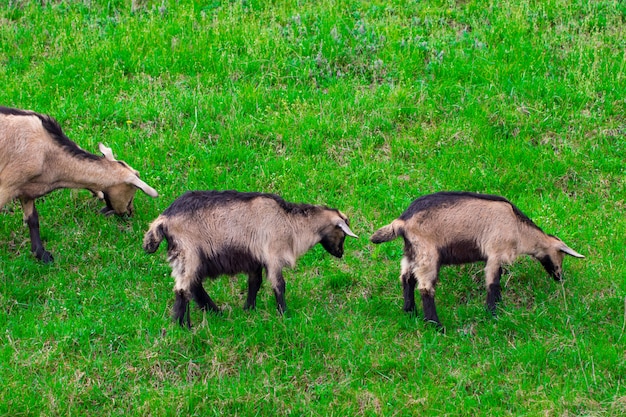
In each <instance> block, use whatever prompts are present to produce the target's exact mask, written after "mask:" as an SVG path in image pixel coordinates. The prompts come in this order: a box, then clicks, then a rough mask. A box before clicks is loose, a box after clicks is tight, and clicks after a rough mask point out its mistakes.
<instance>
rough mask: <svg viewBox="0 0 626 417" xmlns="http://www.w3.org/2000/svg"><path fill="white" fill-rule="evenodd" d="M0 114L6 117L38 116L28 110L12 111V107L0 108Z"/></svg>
mask: <svg viewBox="0 0 626 417" xmlns="http://www.w3.org/2000/svg"><path fill="white" fill-rule="evenodd" d="M0 114H4V115H7V116H38V114H37V113H35V112H32V111H30V110H21V109H14V108H12V107H5V106H0Z"/></svg>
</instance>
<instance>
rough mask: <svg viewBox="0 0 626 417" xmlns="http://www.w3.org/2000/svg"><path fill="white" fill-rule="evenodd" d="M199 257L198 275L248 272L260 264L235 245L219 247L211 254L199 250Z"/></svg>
mask: <svg viewBox="0 0 626 417" xmlns="http://www.w3.org/2000/svg"><path fill="white" fill-rule="evenodd" d="M200 259H201V267H200V268H201V271H199V274H198V275H200V276H203V277H210V278H217V277H218V276H220V275H235V274H240V273H244V274H250V273H253V272H255V271H257V270H258V269H259V267H260V266H261V263H260V262H259V261H258V260H256V259H255V258H254V257H252V256H251V254H250V253H249V252H248V251H245V250H242V249H241V248H235V247H229V248H226V247H225V248H221V249H220V250H219V251H216V252H213V253H212V254H211V255H208V254H207V253H206V252H205V251H201V253H200Z"/></svg>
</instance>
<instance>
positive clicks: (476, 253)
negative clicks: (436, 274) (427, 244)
mask: <svg viewBox="0 0 626 417" xmlns="http://www.w3.org/2000/svg"><path fill="white" fill-rule="evenodd" d="M437 251H438V252H439V265H458V264H465V263H472V262H477V261H485V260H486V258H485V256H484V255H483V253H482V251H481V250H480V247H479V246H478V244H477V243H476V242H475V241H473V240H463V241H455V242H452V243H450V244H449V245H447V246H443V247H440V248H437Z"/></svg>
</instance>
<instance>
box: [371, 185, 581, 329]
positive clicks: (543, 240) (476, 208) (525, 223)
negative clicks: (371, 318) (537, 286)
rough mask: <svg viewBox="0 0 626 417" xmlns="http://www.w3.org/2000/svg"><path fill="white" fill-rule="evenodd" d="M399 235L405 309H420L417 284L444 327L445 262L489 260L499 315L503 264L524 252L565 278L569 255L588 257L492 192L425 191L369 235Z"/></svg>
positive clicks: (431, 315) (427, 313)
mask: <svg viewBox="0 0 626 417" xmlns="http://www.w3.org/2000/svg"><path fill="white" fill-rule="evenodd" d="M398 236H402V238H403V239H404V256H403V258H402V262H401V273H400V280H401V282H402V287H403V293H404V310H405V311H407V312H415V295H414V292H415V285H416V284H417V287H418V289H419V292H420V294H421V298H422V306H423V310H424V318H425V320H426V321H429V322H433V323H435V324H436V325H437V327H439V328H441V322H440V321H439V317H438V316H437V311H436V309H435V286H436V283H437V280H438V275H439V268H440V267H441V266H442V265H452V264H464V263H473V262H478V261H485V262H486V265H485V280H486V287H487V308H488V310H489V311H490V312H491V313H492V314H495V309H496V303H498V302H499V301H501V287H500V276H501V275H502V265H504V264H510V263H513V261H515V259H516V258H517V257H518V256H520V255H523V254H525V255H530V256H532V257H534V258H535V259H537V260H538V261H539V262H541V265H543V267H544V269H545V270H546V271H547V272H548V274H550V275H551V276H552V277H553V278H554V280H555V281H560V280H561V279H562V276H563V273H562V264H563V258H564V256H565V255H570V256H574V257H576V258H584V256H583V255H581V254H579V253H578V252H576V251H575V250H573V249H571V248H569V247H568V246H567V245H566V244H565V243H563V241H561V240H560V239H559V238H557V237H555V236H552V235H547V234H545V233H544V232H543V231H542V230H541V229H540V228H539V227H538V226H537V225H536V224H535V223H533V221H532V220H530V219H529V218H528V217H527V216H526V215H524V214H523V213H522V212H521V211H520V210H519V209H518V208H517V207H515V206H514V205H513V204H512V203H511V202H510V201H508V200H507V199H506V198H504V197H500V196H495V195H488V194H476V193H469V192H440V193H435V194H430V195H424V196H422V197H420V198H418V199H417V200H415V201H413V203H411V205H410V206H409V207H408V209H407V210H406V211H405V212H404V213H402V215H401V216H400V217H399V218H397V219H396V220H394V221H393V222H391V224H388V225H387V226H384V227H382V228H380V229H378V230H377V231H376V232H375V233H374V234H373V235H372V237H371V238H370V240H371V241H372V242H373V243H375V244H378V243H382V242H388V241H391V240H393V239H395V238H396V237H398Z"/></svg>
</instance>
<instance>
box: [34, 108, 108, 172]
mask: <svg viewBox="0 0 626 417" xmlns="http://www.w3.org/2000/svg"><path fill="white" fill-rule="evenodd" d="M38 116H39V118H40V119H41V124H42V125H43V127H44V129H46V130H47V131H48V133H49V134H50V136H52V139H54V141H55V142H56V143H57V144H59V146H61V148H63V149H64V150H65V151H67V152H68V153H69V154H70V155H72V156H75V157H76V158H79V159H87V160H91V161H99V160H100V157H99V156H97V155H94V154H92V153H89V152H87V151H85V150H83V149H81V148H79V147H78V145H76V143H74V142H72V141H71V140H70V139H69V138H68V137H67V136H65V134H64V133H63V131H62V130H61V126H59V123H58V122H57V121H56V120H54V119H53V118H52V117H50V116H45V115H38Z"/></svg>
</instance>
